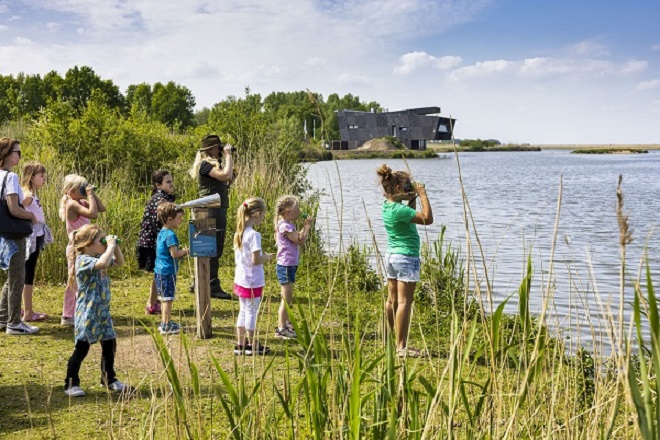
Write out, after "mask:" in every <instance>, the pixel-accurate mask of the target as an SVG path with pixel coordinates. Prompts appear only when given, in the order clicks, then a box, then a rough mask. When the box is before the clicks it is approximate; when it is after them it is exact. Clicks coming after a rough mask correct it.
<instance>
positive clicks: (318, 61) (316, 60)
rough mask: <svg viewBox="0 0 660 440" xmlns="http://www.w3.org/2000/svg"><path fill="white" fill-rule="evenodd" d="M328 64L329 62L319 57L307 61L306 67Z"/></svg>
mask: <svg viewBox="0 0 660 440" xmlns="http://www.w3.org/2000/svg"><path fill="white" fill-rule="evenodd" d="M326 64H328V60H326V59H325V58H319V57H312V58H309V59H307V60H306V61H305V65H306V66H310V67H316V66H325V65H326Z"/></svg>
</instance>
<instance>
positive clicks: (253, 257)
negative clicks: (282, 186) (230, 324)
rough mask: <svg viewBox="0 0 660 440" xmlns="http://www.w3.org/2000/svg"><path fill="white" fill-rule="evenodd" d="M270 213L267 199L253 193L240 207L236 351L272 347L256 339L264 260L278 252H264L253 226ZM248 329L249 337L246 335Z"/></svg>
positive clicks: (257, 351) (262, 350) (236, 258)
mask: <svg viewBox="0 0 660 440" xmlns="http://www.w3.org/2000/svg"><path fill="white" fill-rule="evenodd" d="M265 216H266V203H265V202H264V201H263V199H260V198H258V197H252V198H249V199H247V200H246V201H245V202H243V203H242V204H241V206H239V207H238V213H237V215H236V234H235V235H234V262H235V264H236V270H235V272H234V293H235V294H236V295H237V296H238V297H239V301H240V307H239V312H238V319H237V320H236V339H237V340H236V346H235V347H234V354H246V355H252V354H268V353H269V352H270V349H269V348H268V347H266V346H265V345H261V344H259V343H258V342H256V340H255V329H256V327H257V312H258V311H259V304H260V303H261V295H262V294H263V289H264V285H265V284H266V281H265V276H264V263H265V262H266V261H271V260H272V259H273V257H274V255H275V254H268V253H263V252H262V250H261V234H260V233H258V232H257V231H255V230H254V228H253V226H257V225H259V224H260V223H261V222H262V221H263V220H264V217H265ZM246 331H247V334H248V339H246V338H245V332H246Z"/></svg>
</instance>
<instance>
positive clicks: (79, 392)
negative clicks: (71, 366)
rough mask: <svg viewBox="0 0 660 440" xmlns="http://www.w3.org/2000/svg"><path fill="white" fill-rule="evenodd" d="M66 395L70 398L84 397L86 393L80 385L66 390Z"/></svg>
mask: <svg viewBox="0 0 660 440" xmlns="http://www.w3.org/2000/svg"><path fill="white" fill-rule="evenodd" d="M64 394H66V395H67V396H69V397H82V396H84V395H85V391H84V390H83V389H82V388H80V387H79V386H78V385H75V386H72V387H69V388H67V389H66V390H64Z"/></svg>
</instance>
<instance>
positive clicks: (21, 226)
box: [0, 172, 32, 240]
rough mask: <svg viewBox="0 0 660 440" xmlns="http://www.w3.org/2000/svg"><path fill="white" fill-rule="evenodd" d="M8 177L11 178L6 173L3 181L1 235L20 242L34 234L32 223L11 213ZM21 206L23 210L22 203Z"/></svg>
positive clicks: (0, 214) (0, 211) (0, 196)
mask: <svg viewBox="0 0 660 440" xmlns="http://www.w3.org/2000/svg"><path fill="white" fill-rule="evenodd" d="M7 177H9V172H6V173H5V178H4V179H3V180H2V189H1V190H0V235H1V236H3V237H5V238H9V239H12V240H20V239H21V238H25V237H27V236H29V235H30V234H32V222H31V221H30V220H26V219H22V218H18V217H14V216H13V215H11V212H9V205H8V204H7V195H6V194H5V186H6V185H7ZM19 205H20V207H21V208H22V207H23V205H21V204H20V203H19Z"/></svg>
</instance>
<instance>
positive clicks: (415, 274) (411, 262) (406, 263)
mask: <svg viewBox="0 0 660 440" xmlns="http://www.w3.org/2000/svg"><path fill="white" fill-rule="evenodd" d="M419 272H420V261H419V257H412V256H410V255H400V254H387V255H385V274H386V275H387V279H388V280H394V279H396V280H399V281H404V282H406V283H416V282H418V281H419Z"/></svg>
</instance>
